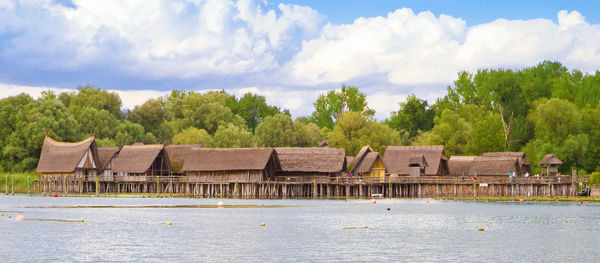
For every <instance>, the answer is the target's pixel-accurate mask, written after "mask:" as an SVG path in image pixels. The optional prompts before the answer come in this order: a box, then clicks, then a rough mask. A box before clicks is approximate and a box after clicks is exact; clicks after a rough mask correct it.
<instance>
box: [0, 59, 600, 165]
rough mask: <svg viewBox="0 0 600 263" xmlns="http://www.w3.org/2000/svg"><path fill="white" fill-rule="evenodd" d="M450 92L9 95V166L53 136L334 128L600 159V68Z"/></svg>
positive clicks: (394, 138)
mask: <svg viewBox="0 0 600 263" xmlns="http://www.w3.org/2000/svg"><path fill="white" fill-rule="evenodd" d="M447 89H448V92H447V95H445V96H444V97H441V98H439V99H437V100H436V101H435V103H433V104H430V103H429V102H428V101H427V100H424V99H421V98H418V97H417V96H415V95H411V96H409V97H408V98H407V99H406V100H405V101H403V102H400V103H399V105H398V110H397V111H394V112H392V113H391V115H390V117H389V118H388V119H386V120H382V121H377V120H375V118H374V117H373V116H374V114H375V111H374V110H373V109H370V108H369V107H368V105H367V96H366V94H365V93H363V92H361V91H360V90H359V88H358V87H352V86H345V85H342V87H341V89H338V90H331V91H329V92H327V93H325V94H321V95H320V96H319V97H318V98H317V100H316V101H315V102H314V103H313V106H314V111H313V113H312V114H311V115H310V116H304V117H298V118H295V119H292V117H291V115H290V113H289V111H288V110H285V109H281V108H279V107H276V106H272V105H268V104H267V103H266V100H265V98H264V97H263V96H259V95H257V94H251V93H248V94H245V95H243V96H241V97H236V96H234V95H231V94H228V93H227V92H225V91H211V92H207V93H198V92H192V91H182V90H174V91H172V92H171V93H170V94H169V95H167V96H163V97H159V98H154V99H150V100H148V101H146V102H145V103H144V104H142V105H138V106H135V107H134V108H133V109H128V110H122V103H121V99H120V98H119V96H118V94H116V93H114V92H109V91H106V90H103V89H100V88H95V87H93V86H89V85H88V86H83V87H81V86H80V87H78V89H77V90H76V91H73V92H65V93H61V94H55V93H53V92H50V91H47V92H43V93H42V96H40V97H39V98H38V99H33V98H32V97H31V96H29V95H27V94H20V95H17V96H13V97H8V98H4V99H1V100H0V118H2V119H3V120H4V121H3V122H1V123H0V156H1V158H0V171H13V172H16V171H28V170H32V169H35V167H36V165H37V161H38V157H39V154H40V151H41V146H42V143H43V140H44V138H45V136H50V137H52V138H53V139H55V140H59V141H79V140H82V139H85V138H86V137H89V136H95V137H96V138H97V142H98V145H99V146H123V145H127V144H133V143H135V142H143V143H145V144H156V143H162V144H202V145H203V146H204V147H288V146H298V147H309V146H316V145H318V144H319V143H320V142H321V141H322V140H324V139H326V140H327V141H328V142H329V143H330V144H331V145H332V146H333V147H341V148H344V149H346V152H347V154H348V155H354V154H356V153H357V152H358V151H359V149H360V148H361V147H362V146H363V145H367V144H368V145H370V146H371V147H372V148H374V149H375V150H376V151H379V152H383V151H384V150H385V147H387V146H388V145H434V144H443V145H445V148H446V151H447V154H448V155H480V154H481V153H483V152H489V151H524V152H526V154H527V156H528V159H529V160H530V161H531V163H532V165H533V166H534V169H536V168H537V161H538V160H539V159H541V157H542V156H543V155H545V154H547V153H553V154H556V155H557V156H558V157H559V158H560V159H562V160H563V162H564V163H565V164H564V165H563V166H562V169H563V171H568V170H570V167H573V166H576V167H578V168H580V169H582V170H584V171H582V172H592V171H594V170H595V169H597V167H598V164H599V161H600V158H598V154H599V153H600V105H599V103H598V102H599V101H600V72H598V71H597V72H596V73H595V74H584V73H582V72H580V71H577V70H568V69H567V68H566V67H564V66H563V65H561V64H560V63H558V62H548V61H545V62H542V63H540V64H538V65H536V66H535V67H530V68H525V69H522V70H510V69H482V70H479V71H477V72H467V71H463V72H459V73H458V77H457V79H456V80H455V81H454V82H453V84H452V85H450V86H448V88H447Z"/></svg>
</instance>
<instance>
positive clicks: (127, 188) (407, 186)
mask: <svg viewBox="0 0 600 263" xmlns="http://www.w3.org/2000/svg"><path fill="white" fill-rule="evenodd" d="M579 183H582V184H585V185H587V184H589V176H575V177H571V176H562V177H561V178H558V177H542V178H539V179H538V178H532V177H530V178H528V179H525V178H517V179H515V180H509V179H508V178H478V180H477V181H473V180H472V178H469V179H467V178H465V179H464V180H463V179H462V178H461V177H453V176H444V177H431V176H423V177H399V178H396V179H379V178H377V179H373V178H360V177H332V178H326V179H324V180H321V181H315V180H313V181H303V180H302V178H283V177H282V178H277V180H274V181H265V182H260V183H256V182H199V181H194V177H187V176H110V177H102V176H86V177H75V176H43V177H42V178H41V180H40V181H39V182H38V183H37V185H36V188H37V189H36V190H38V191H40V192H43V193H44V194H50V193H56V192H60V193H82V194H83V193H96V194H100V193H147V194H156V195H161V194H178V195H183V196H189V197H220V198H223V197H228V198H336V197H371V196H373V195H381V196H382V197H390V198H394V197H415V198H418V197H467V196H574V195H577V185H578V184H579Z"/></svg>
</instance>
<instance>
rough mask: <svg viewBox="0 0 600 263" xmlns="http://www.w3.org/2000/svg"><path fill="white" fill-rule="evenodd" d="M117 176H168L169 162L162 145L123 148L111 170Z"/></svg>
mask: <svg viewBox="0 0 600 263" xmlns="http://www.w3.org/2000/svg"><path fill="white" fill-rule="evenodd" d="M112 171H113V173H116V174H115V175H118V176H168V175H171V171H172V168H171V162H170V161H169V157H168V156H167V154H166V152H165V150H164V147H163V145H159V144H155V145H143V144H135V145H127V146H123V148H122V149H121V151H120V152H119V155H118V156H117V158H115V163H114V166H113V169H112Z"/></svg>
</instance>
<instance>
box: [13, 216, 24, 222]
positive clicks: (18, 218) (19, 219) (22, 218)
mask: <svg viewBox="0 0 600 263" xmlns="http://www.w3.org/2000/svg"><path fill="white" fill-rule="evenodd" d="M15 220H16V221H25V216H24V215H17V217H15Z"/></svg>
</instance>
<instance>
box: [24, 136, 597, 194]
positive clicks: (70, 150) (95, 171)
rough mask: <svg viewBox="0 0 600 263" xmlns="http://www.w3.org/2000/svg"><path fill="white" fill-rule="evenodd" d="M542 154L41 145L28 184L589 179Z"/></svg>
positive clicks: (344, 185) (405, 184)
mask: <svg viewBox="0 0 600 263" xmlns="http://www.w3.org/2000/svg"><path fill="white" fill-rule="evenodd" d="M561 163H562V162H561V161H560V160H559V159H558V158H557V157H556V156H554V155H552V154H549V155H546V156H544V158H543V159H542V160H541V161H540V162H539V164H540V165H541V166H542V172H543V173H542V175H539V174H536V175H532V173H531V166H530V164H529V162H528V161H527V159H526V156H525V154H524V153H523V152H489V153H484V154H482V156H452V157H451V158H449V159H448V158H447V157H446V153H445V151H444V147H443V146H441V145H436V146H388V147H387V149H386V150H385V153H384V154H383V156H382V155H381V154H380V153H378V152H375V151H373V149H372V148H371V147H369V146H364V147H363V148H362V149H361V150H360V151H359V152H358V153H357V155H356V156H346V154H345V150H344V149H341V148H332V147H330V145H329V144H328V143H327V141H323V143H321V144H320V145H319V147H289V148H203V147H202V145H144V144H134V145H127V146H123V147H122V148H119V147H97V145H96V141H95V138H94V137H90V138H88V139H86V140H83V141H80V142H75V143H68V142H58V141H55V140H53V139H51V138H49V137H46V139H45V141H44V144H43V147H42V152H41V156H40V160H39V163H38V167H37V172H38V173H40V174H41V178H40V180H39V181H36V182H35V184H34V185H35V188H36V190H38V191H40V192H42V193H44V194H50V193H80V194H83V193H96V194H100V193H146V194H156V195H161V194H163V195H167V194H175V195H183V196H190V197H220V198H224V197H230V198H336V197H374V196H377V197H391V198H393V197H409V198H410V197H415V198H418V197H479V196H481V197H484V196H489V197H492V196H574V195H577V194H578V193H579V190H578V189H580V188H581V186H583V187H586V186H587V185H588V184H589V176H587V177H586V176H577V174H576V170H575V169H573V174H572V175H561V174H560V173H558V169H557V166H558V165H560V164H561Z"/></svg>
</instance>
